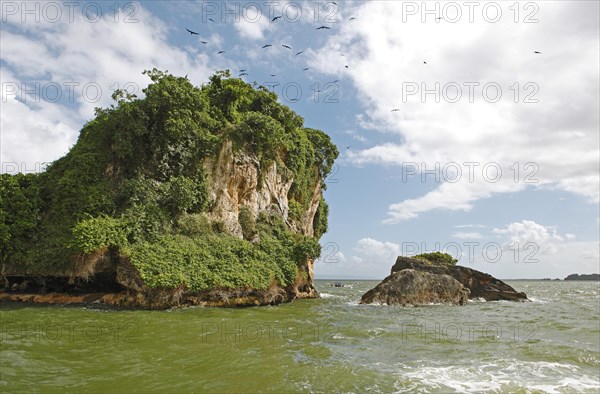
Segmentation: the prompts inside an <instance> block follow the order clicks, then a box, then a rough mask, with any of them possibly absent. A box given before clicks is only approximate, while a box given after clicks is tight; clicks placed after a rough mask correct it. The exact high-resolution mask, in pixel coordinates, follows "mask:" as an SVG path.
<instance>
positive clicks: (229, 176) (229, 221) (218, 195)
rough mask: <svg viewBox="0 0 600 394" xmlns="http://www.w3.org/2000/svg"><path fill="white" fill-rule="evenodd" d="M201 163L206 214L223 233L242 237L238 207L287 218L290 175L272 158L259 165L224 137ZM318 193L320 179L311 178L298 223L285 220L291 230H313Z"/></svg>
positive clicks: (319, 196) (291, 180)
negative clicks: (208, 205) (205, 176)
mask: <svg viewBox="0 0 600 394" xmlns="http://www.w3.org/2000/svg"><path fill="white" fill-rule="evenodd" d="M204 167H205V169H206V172H207V173H208V174H210V178H211V180H210V182H209V195H210V199H211V200H212V201H213V204H212V207H211V209H210V210H209V212H207V217H208V218H209V219H210V220H211V221H212V222H215V221H220V222H222V223H223V224H224V226H225V230H226V231H227V233H229V234H232V235H236V236H237V237H239V238H243V235H242V227H241V226H240V223H239V220H238V217H239V213H240V209H241V208H242V207H248V208H249V209H250V210H251V211H252V213H253V214H254V216H255V217H258V214H259V213H260V212H273V211H274V212H275V213H277V214H278V215H280V216H282V217H283V219H284V220H285V221H288V214H289V200H288V193H289V191H290V188H291V187H292V183H293V178H292V177H291V176H289V177H286V175H285V174H286V172H287V170H285V169H284V168H278V166H277V163H276V162H272V163H271V164H270V165H269V167H267V168H260V162H259V160H258V158H257V157H255V156H252V155H249V154H248V153H246V152H244V151H234V149H233V146H232V142H231V141H227V142H226V143H224V144H223V148H222V149H221V152H220V153H219V156H218V157H217V159H216V160H213V159H207V160H206V162H205V165H204ZM321 194H322V193H321V182H315V187H314V189H313V190H312V195H311V200H310V204H309V206H308V209H307V210H306V211H305V212H303V215H302V218H301V219H300V221H299V223H295V222H293V223H292V222H288V225H290V228H291V229H292V231H294V232H296V233H299V234H303V235H307V236H312V235H313V234H314V230H313V219H314V217H315V213H316V212H317V208H318V207H319V201H320V199H321Z"/></svg>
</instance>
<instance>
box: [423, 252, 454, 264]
mask: <svg viewBox="0 0 600 394" xmlns="http://www.w3.org/2000/svg"><path fill="white" fill-rule="evenodd" d="M414 258H416V259H419V260H424V261H426V262H429V263H432V264H435V265H449V266H452V265H456V263H457V262H458V260H457V259H455V258H454V257H452V256H451V255H449V254H448V253H442V252H431V253H422V254H419V255H416V256H415V257H414Z"/></svg>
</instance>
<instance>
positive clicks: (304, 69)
mask: <svg viewBox="0 0 600 394" xmlns="http://www.w3.org/2000/svg"><path fill="white" fill-rule="evenodd" d="M309 68H310V67H306V68H303V69H302V71H306V70H308V69H309Z"/></svg>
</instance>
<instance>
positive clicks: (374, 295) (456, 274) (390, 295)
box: [361, 256, 527, 305]
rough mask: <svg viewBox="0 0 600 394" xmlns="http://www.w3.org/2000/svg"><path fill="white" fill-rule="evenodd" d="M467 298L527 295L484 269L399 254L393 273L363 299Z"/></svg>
mask: <svg viewBox="0 0 600 394" xmlns="http://www.w3.org/2000/svg"><path fill="white" fill-rule="evenodd" d="M450 279H451V280H450ZM467 298H483V299H485V300H486V301H497V300H510V301H522V300H526V299H527V295H526V294H525V293H523V292H517V291H516V290H515V289H513V288H512V287H511V286H509V285H507V284H506V283H504V282H502V281H501V280H498V279H496V278H494V277H493V276H491V275H488V274H486V273H483V272H481V271H477V270H474V269H471V268H467V267H462V266H459V265H455V266H448V265H434V264H430V263H428V262H426V261H423V260H419V259H414V258H409V257H403V256H399V257H398V258H397V259H396V263H395V264H394V266H393V267H392V273H391V275H389V276H388V277H387V278H385V279H384V280H383V282H381V283H380V284H379V285H377V286H376V287H375V288H374V289H372V290H369V291H368V292H367V293H365V294H364V295H363V297H362V299H361V303H363V304H370V303H382V304H387V305H408V304H411V305H423V304H429V303H450V304H455V305H463V304H464V303H465V300H466V299H467Z"/></svg>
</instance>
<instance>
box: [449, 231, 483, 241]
mask: <svg viewBox="0 0 600 394" xmlns="http://www.w3.org/2000/svg"><path fill="white" fill-rule="evenodd" d="M452 236H453V237H454V238H459V239H481V238H483V236H482V235H481V233H477V232H469V233H467V232H462V231H458V232H455V233H454V234H452Z"/></svg>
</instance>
